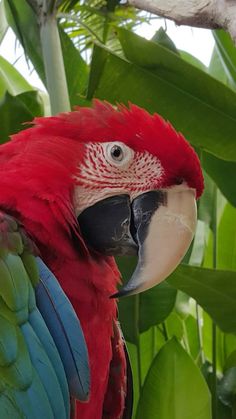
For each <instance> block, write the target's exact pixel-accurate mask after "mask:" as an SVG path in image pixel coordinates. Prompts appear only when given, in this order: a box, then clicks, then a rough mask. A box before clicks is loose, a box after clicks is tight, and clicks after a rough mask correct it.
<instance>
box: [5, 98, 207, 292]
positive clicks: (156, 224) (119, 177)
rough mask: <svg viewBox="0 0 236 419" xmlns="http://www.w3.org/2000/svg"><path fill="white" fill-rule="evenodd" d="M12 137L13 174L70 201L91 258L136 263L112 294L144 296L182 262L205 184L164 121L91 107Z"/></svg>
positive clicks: (189, 151)
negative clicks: (126, 259) (23, 175)
mask: <svg viewBox="0 0 236 419" xmlns="http://www.w3.org/2000/svg"><path fill="white" fill-rule="evenodd" d="M13 137H14V138H13V141H12V142H11V143H13V144H14V143H15V148H14V153H12V152H11V151H10V147H11V146H9V145H8V144H6V147H8V148H9V153H10V154H11V158H12V167H16V165H18V166H17V167H18V170H20V167H21V166H22V168H23V169H24V172H25V167H26V161H27V162H28V163H27V168H28V169H27V170H28V175H27V176H28V177H27V179H28V183H27V187H28V188H30V187H31V186H30V185H31V183H32V190H33V188H34V190H35V188H36V189H37V188H38V191H39V190H40V191H41V198H42V199H44V200H47V199H48V200H49V201H50V202H51V201H53V199H54V200H56V199H58V200H59V196H64V197H65V195H66V196H67V199H68V201H70V203H68V202H67V204H65V201H64V204H63V205H64V206H63V205H62V204H61V205H60V209H58V208H57V214H59V212H61V213H62V212H63V211H64V214H66V212H67V213H68V207H70V210H69V212H70V213H73V214H72V216H71V215H70V217H72V218H73V225H75V223H76V222H77V223H78V225H79V228H80V235H81V236H82V239H83V242H84V243H85V246H86V247H87V248H88V249H89V250H90V251H91V252H95V253H97V254H104V255H111V256H116V255H135V254H137V255H138V263H137V266H136V269H135V271H134V273H133V275H132V277H131V279H130V280H129V282H128V283H127V284H126V285H125V286H124V287H123V288H122V289H121V291H120V292H119V293H117V294H115V295H114V296H122V295H129V294H135V293H138V292H141V291H144V290H146V289H148V288H150V287H152V286H154V285H155V284H158V283H159V282H161V281H162V280H164V279H165V278H166V277H167V276H168V275H169V274H170V273H171V272H172V271H173V270H174V269H175V268H176V266H177V265H178V264H179V263H180V261H181V260H182V258H183V256H184V255H185V253H186V251H187V249H188V247H189V245H190V243H191V241H192V238H193V235H194V232H195V227H196V220H197V216H196V199H197V198H198V197H199V196H200V195H201V193H202V191H203V176H202V172H201V168H200V163H199V159H198V157H197V155H196V153H195V151H194V150H193V148H192V147H191V146H190V145H189V144H188V142H187V141H186V140H185V139H184V137H183V136H182V135H181V134H180V133H177V132H176V131H175V130H174V128H173V127H172V126H171V125H170V124H169V123H168V122H165V121H164V120H163V119H162V118H161V117H160V116H159V115H157V114H154V115H150V114H149V113H148V112H146V111H145V110H144V109H141V108H139V107H138V106H136V105H132V104H131V105H129V107H128V108H127V107H125V106H123V105H118V107H113V106H112V105H110V104H109V103H107V102H101V101H98V100H95V101H94V103H93V107H91V108H77V109H76V110H75V111H73V112H70V113H64V114H60V115H57V116H55V117H49V118H36V120H35V126H34V127H32V128H29V129H27V130H26V131H23V132H21V133H19V134H17V135H15V136H13ZM27 139H28V140H29V141H27ZM17 142H19V150H21V151H20V154H21V159H20V160H19V161H18V163H17V157H15V159H14V158H13V157H14V156H17ZM22 144H24V147H22ZM3 147H4V146H3ZM22 154H23V160H22ZM5 156H6V153H5ZM0 159H1V156H0ZM36 173H37V175H36ZM20 176H21V175H20V174H19V177H20ZM36 177H37V179H36ZM24 187H25V188H26V186H25V185H24ZM53 188H54V189H53ZM34 193H35V194H36V192H34ZM37 194H39V192H37ZM52 196H53V198H52ZM57 197H58V198H57ZM50 205H53V204H52V203H51V204H50ZM54 213H55V216H58V217H59V215H56V210H55V209H54ZM38 216H39V217H40V214H38ZM64 219H66V215H65V216H64ZM75 220H76V221H75ZM63 222H65V223H66V220H64V221H63Z"/></svg>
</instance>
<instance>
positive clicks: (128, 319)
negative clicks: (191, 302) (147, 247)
mask: <svg viewBox="0 0 236 419" xmlns="http://www.w3.org/2000/svg"><path fill="white" fill-rule="evenodd" d="M117 262H118V266H119V269H120V270H121V273H122V276H123V278H124V279H125V280H126V281H127V280H128V279H129V278H130V276H131V274H132V272H133V270H134V267H135V265H136V258H133V259H131V258H117ZM175 298H176V290H175V289H174V288H173V287H171V286H170V285H169V284H167V283H162V284H160V285H158V286H156V287H154V288H152V289H150V290H148V291H147V292H144V293H142V294H139V295H136V296H131V297H129V298H123V299H122V298H121V299H120V301H119V319H120V322H121V326H122V330H123V332H124V335H125V338H126V339H128V340H129V341H130V342H133V343H135V342H137V339H138V334H139V333H140V332H144V331H145V330H147V329H149V328H150V327H151V326H154V325H157V324H159V323H161V322H163V321H164V320H165V319H166V317H167V316H168V315H169V314H170V312H171V311H172V309H173V307H174V304H175Z"/></svg>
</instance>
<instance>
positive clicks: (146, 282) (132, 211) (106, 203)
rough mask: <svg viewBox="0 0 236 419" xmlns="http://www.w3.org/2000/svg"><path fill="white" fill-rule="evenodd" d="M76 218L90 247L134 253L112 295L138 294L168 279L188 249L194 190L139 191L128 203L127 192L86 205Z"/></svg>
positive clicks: (192, 228) (194, 217)
mask: <svg viewBox="0 0 236 419" xmlns="http://www.w3.org/2000/svg"><path fill="white" fill-rule="evenodd" d="M78 219H79V223H80V227H81V232H82V235H83V237H84V239H85V240H86V241H87V242H88V244H89V245H90V246H92V248H93V249H95V250H98V251H99V252H101V253H105V254H111V255H124V254H138V264H137V266H136V269H135V271H134V273H133V275H132V277H131V279H130V280H129V281H128V283H127V284H126V285H125V286H124V287H123V288H122V289H121V290H120V291H119V292H118V293H116V294H114V295H112V297H114V298H116V297H121V296H126V295H132V294H137V293H139V292H142V291H145V290H147V289H149V288H151V287H153V286H154V285H156V284H158V283H160V282H161V281H163V280H164V279H166V278H167V277H168V276H169V275H170V274H171V273H172V272H173V271H174V269H175V268H176V267H177V266H178V264H179V263H180V262H181V260H182V258H183V257H184V255H185V253H186V251H187V250H188V248H189V245H190V243H191V241H192V239H193V236H194V233H195V229H196V223H197V211H196V202H195V191H194V190H193V189H189V188H187V187H183V186H182V185H180V186H174V187H172V188H170V189H166V190H158V191H150V192H146V193H144V194H142V195H139V196H138V197H137V198H135V199H134V200H133V202H132V204H131V203H130V199H129V196H128V195H118V196H113V197H111V198H107V199H104V200H103V201H100V202H99V203H97V204H95V205H93V206H92V207H90V208H87V209H86V210H85V211H84V212H83V213H82V214H81V215H80V216H79V218H78Z"/></svg>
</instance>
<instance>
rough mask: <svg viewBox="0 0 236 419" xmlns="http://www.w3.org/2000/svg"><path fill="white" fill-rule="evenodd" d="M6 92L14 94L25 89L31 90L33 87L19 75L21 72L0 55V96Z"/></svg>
mask: <svg viewBox="0 0 236 419" xmlns="http://www.w3.org/2000/svg"><path fill="white" fill-rule="evenodd" d="M6 90H8V92H9V93H10V94H11V95H13V96H15V95H19V94H20V93H23V92H25V91H30V90H33V87H32V86H31V85H30V84H29V83H28V82H27V81H26V80H25V79H24V77H22V76H21V74H20V73H19V72H18V71H17V70H16V69H15V68H14V66H13V65H11V64H10V63H9V62H8V61H7V60H5V59H4V58H3V57H0V97H1V96H3V95H4V93H5V92H6Z"/></svg>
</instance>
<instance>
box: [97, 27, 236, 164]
mask: <svg viewBox="0 0 236 419" xmlns="http://www.w3.org/2000/svg"><path fill="white" fill-rule="evenodd" d="M119 38H120V41H121V44H122V46H123V49H124V52H125V54H126V57H127V58H128V59H129V61H126V60H124V59H122V58H119V57H117V56H116V55H114V54H112V53H108V54H107V59H106V62H105V64H104V67H103V72H102V74H101V77H100V79H99V81H98V84H97V87H96V90H95V96H97V97H99V98H102V99H107V100H109V101H110V102H112V103H115V102H116V101H120V102H123V103H127V102H128V101H131V102H133V103H136V104H138V105H140V106H142V107H144V108H146V109H147V110H148V111H150V112H159V113H160V114H161V115H163V116H164V117H165V118H167V119H168V120H170V121H171V122H172V123H173V125H174V126H175V128H176V129H177V130H180V131H182V132H183V134H184V135H185V136H186V138H188V139H189V141H190V142H191V143H192V144H193V145H195V146H197V147H199V148H201V149H204V150H208V151H209V152H211V153H212V154H215V155H218V156H219V157H221V158H224V159H225V160H233V161H234V160H236V142H235V141H234V137H235V130H236V117H235V115H236V94H235V93H234V92H233V91H231V90H230V89H229V88H228V87H226V86H225V85H223V84H222V83H220V82H218V81H217V80H215V79H214V78H212V77H210V76H209V75H208V74H206V73H205V72H203V71H200V70H199V69H198V68H196V67H195V66H192V65H190V64H188V63H187V62H186V61H184V60H183V59H181V58H180V57H179V56H177V55H176V54H174V53H172V52H171V51H169V50H167V49H166V48H163V47H162V46H160V45H158V44H156V43H154V42H150V41H147V40H145V39H143V38H141V37H139V36H138V35H135V34H132V33H131V32H129V31H126V30H124V29H119ZM96 48H101V47H98V46H97V47H96ZM131 61H132V62H131ZM91 71H96V69H95V68H92V70H91ZM154 92H156V93H155V94H154Z"/></svg>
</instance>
